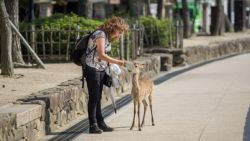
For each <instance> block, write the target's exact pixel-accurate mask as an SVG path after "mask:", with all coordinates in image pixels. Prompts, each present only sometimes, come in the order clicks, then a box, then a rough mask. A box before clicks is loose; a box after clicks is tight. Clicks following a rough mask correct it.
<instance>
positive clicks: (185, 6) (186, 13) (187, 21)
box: [182, 0, 191, 38]
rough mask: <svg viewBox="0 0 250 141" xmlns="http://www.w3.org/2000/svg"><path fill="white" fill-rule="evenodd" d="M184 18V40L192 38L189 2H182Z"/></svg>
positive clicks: (184, 0)
mask: <svg viewBox="0 0 250 141" xmlns="http://www.w3.org/2000/svg"><path fill="white" fill-rule="evenodd" d="M182 15H183V16H182V18H183V26H184V27H183V28H184V29H183V31H184V35H183V36H184V38H190V37H191V26H190V16H189V11H188V3H187V0H182Z"/></svg>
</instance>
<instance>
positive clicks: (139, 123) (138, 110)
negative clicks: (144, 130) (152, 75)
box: [137, 101, 141, 131]
mask: <svg viewBox="0 0 250 141" xmlns="http://www.w3.org/2000/svg"><path fill="white" fill-rule="evenodd" d="M140 105H141V103H140V101H138V103H137V106H138V109H137V114H138V128H139V131H141V121H140Z"/></svg>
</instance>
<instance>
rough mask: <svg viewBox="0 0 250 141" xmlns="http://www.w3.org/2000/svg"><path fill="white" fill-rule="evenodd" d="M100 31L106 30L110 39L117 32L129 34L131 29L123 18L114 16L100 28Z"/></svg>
mask: <svg viewBox="0 0 250 141" xmlns="http://www.w3.org/2000/svg"><path fill="white" fill-rule="evenodd" d="M99 29H101V30H104V31H105V32H106V33H107V34H108V37H109V35H111V34H114V33H115V32H117V31H118V32H120V33H122V32H125V33H126V32H127V31H128V29H129V26H128V23H127V22H126V21H125V20H124V19H123V18H121V17H116V16H113V17H111V18H109V19H107V20H106V21H105V22H104V24H103V25H101V26H100V27H99Z"/></svg>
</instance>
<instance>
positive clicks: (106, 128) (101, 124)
mask: <svg viewBox="0 0 250 141" xmlns="http://www.w3.org/2000/svg"><path fill="white" fill-rule="evenodd" d="M98 127H99V128H100V129H102V130H103V132H112V131H114V129H113V128H111V127H109V126H108V125H107V124H106V123H105V122H98Z"/></svg>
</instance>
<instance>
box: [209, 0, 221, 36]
mask: <svg viewBox="0 0 250 141" xmlns="http://www.w3.org/2000/svg"><path fill="white" fill-rule="evenodd" d="M216 7H217V8H216V14H215V22H214V23H212V24H214V30H211V34H212V35H213V36H217V35H221V34H222V33H223V31H222V27H223V26H222V24H223V21H224V18H222V16H223V15H224V12H223V7H222V0H216ZM222 13H223V14H222Z"/></svg>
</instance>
